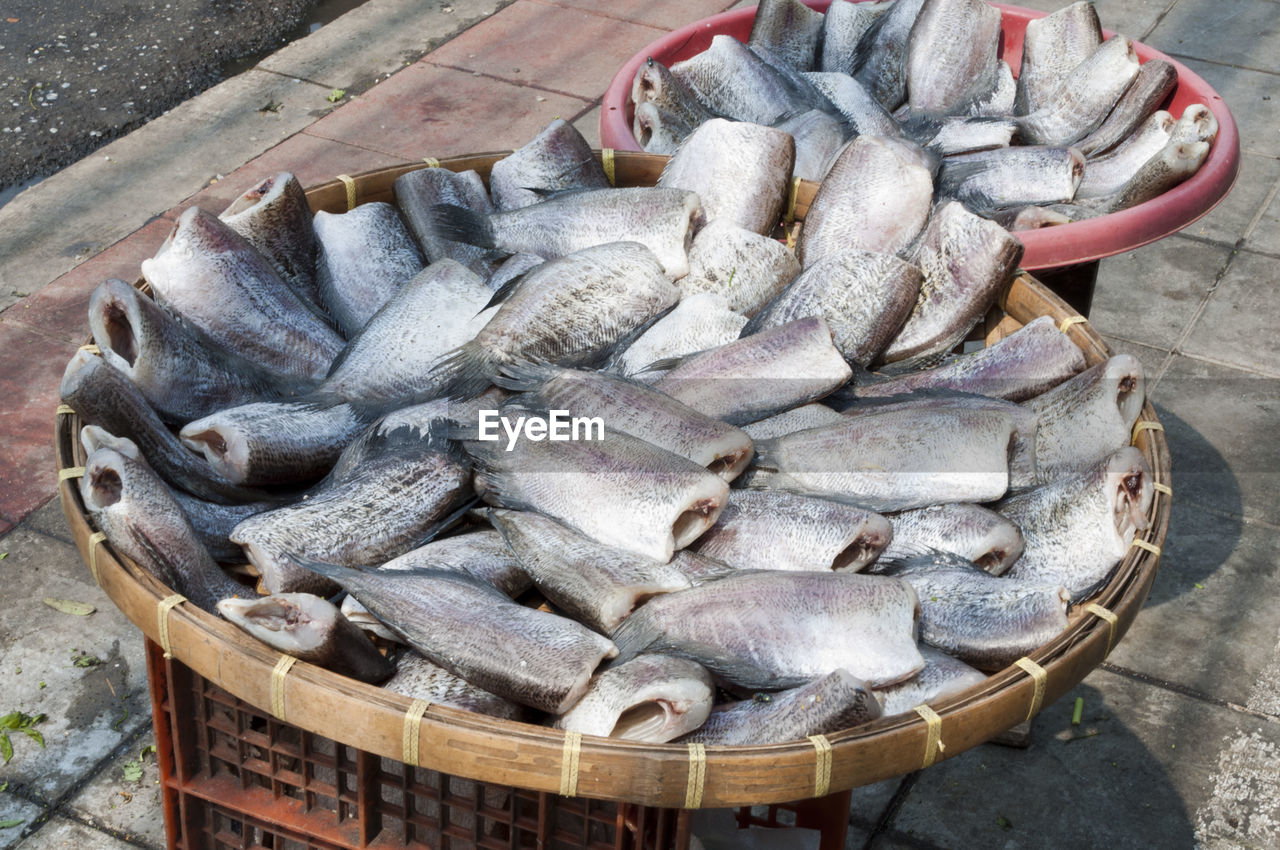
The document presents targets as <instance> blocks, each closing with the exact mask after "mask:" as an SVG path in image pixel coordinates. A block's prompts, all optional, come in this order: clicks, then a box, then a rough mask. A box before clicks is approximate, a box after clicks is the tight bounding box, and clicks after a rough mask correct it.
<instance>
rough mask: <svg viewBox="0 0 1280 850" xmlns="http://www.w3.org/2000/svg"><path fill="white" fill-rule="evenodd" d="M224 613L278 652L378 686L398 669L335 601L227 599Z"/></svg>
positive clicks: (287, 596) (221, 607)
mask: <svg viewBox="0 0 1280 850" xmlns="http://www.w3.org/2000/svg"><path fill="white" fill-rule="evenodd" d="M218 613H220V614H221V615H222V616H223V617H225V618H226V619H227V620H229V621H230V622H232V623H234V624H235V625H237V626H239V627H240V628H241V629H242V630H243V631H244V632H246V633H247V634H249V635H251V636H252V637H255V638H257V639H258V640H260V641H262V642H263V643H265V644H266V645H267V646H269V647H271V648H272V649H274V650H277V651H278V652H283V653H284V654H285V655H292V656H293V657H294V658H297V659H298V660H299V661H306V662H307V663H309V664H315V665H317V666H320V667H323V668H325V669H326V670H332V671H333V672H334V673H337V674H338V675H339V676H349V677H350V678H352V679H358V680H360V681H361V682H368V683H369V684H372V685H376V684H378V683H379V682H382V681H384V680H386V679H387V678H388V677H390V676H391V674H392V673H393V672H395V667H394V665H392V663H391V662H390V661H389V660H387V659H386V658H384V657H383V656H382V653H380V652H378V648H377V647H376V646H374V645H373V641H371V640H369V638H368V636H366V635H365V633H364V632H362V631H360V629H359V628H357V627H356V626H354V625H352V624H351V622H350V621H349V620H347V618H346V617H344V616H342V612H340V611H339V610H338V609H337V608H336V607H334V605H333V603H331V602H329V601H328V600H326V599H321V598H320V597H319V596H314V595H312V594H310V593H278V594H275V595H273V596H267V597H262V598H259V599H235V598H232V599H223V600H221V601H220V602H219V603H218Z"/></svg>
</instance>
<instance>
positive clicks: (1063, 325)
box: [1058, 316, 1089, 333]
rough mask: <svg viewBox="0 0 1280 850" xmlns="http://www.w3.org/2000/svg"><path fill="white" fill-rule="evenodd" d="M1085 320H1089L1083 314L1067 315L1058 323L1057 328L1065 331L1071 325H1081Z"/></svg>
mask: <svg viewBox="0 0 1280 850" xmlns="http://www.w3.org/2000/svg"><path fill="white" fill-rule="evenodd" d="M1087 321H1089V320H1088V319H1086V318H1085V317H1084V316H1067V317H1066V318H1065V319H1063V320H1062V321H1061V322H1059V323H1058V330H1060V331H1062V332H1063V333H1066V332H1067V330H1068V329H1069V328H1070V327H1071V326H1072V325H1082V324H1084V323H1085V322H1087Z"/></svg>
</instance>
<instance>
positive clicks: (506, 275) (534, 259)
mask: <svg viewBox="0 0 1280 850" xmlns="http://www.w3.org/2000/svg"><path fill="white" fill-rule="evenodd" d="M545 262H546V258H544V257H539V256H538V255H537V254H512V255H511V256H510V257H507V258H506V259H505V260H503V261H502V265H500V266H498V268H496V269H494V271H493V273H492V274H490V275H489V276H488V277H487V278H485V279H484V285H485V286H487V287H488V288H489V290H490V291H491V292H497V291H498V290H500V289H502V288H503V287H504V286H506V285H507V284H508V283H510V282H511V281H513V280H515V279H516V278H518V277H520V276H521V275H522V274H524V273H525V272H527V271H532V270H533V268H534V267H536V266H540V265H542V264H543V263H545Z"/></svg>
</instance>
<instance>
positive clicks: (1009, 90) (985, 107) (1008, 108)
mask: <svg viewBox="0 0 1280 850" xmlns="http://www.w3.org/2000/svg"><path fill="white" fill-rule="evenodd" d="M1017 89H1018V84H1017V82H1015V81H1014V79H1013V69H1012V68H1010V67H1009V63H1007V62H1005V61H1004V60H1003V59H1001V60H999V61H997V62H996V71H995V82H994V84H993V85H992V86H991V90H990V91H989V92H987V93H986V94H982V95H977V96H975V99H974V102H973V105H972V106H970V107H969V115H971V116H973V117H975V118H1005V117H1008V116H1010V115H1012V114H1013V110H1014V100H1015V99H1016V98H1017Z"/></svg>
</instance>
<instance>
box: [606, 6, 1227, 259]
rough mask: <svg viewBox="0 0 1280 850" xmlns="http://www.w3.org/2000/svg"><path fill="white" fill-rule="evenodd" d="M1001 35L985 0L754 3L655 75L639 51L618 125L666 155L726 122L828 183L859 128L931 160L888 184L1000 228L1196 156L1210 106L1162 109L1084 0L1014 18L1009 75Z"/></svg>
mask: <svg viewBox="0 0 1280 850" xmlns="http://www.w3.org/2000/svg"><path fill="white" fill-rule="evenodd" d="M1000 34H1001V15H1000V12H999V10H998V9H997V8H996V7H994V6H992V5H990V4H988V3H986V2H984V0H882V2H865V3H853V2H847V0H834V2H832V3H831V6H830V7H829V8H828V9H827V11H826V14H823V13H821V12H818V11H816V10H813V9H810V8H809V7H807V6H805V5H804V4H803V3H801V2H800V0H761V3H760V5H759V7H758V9H757V11H756V17H755V21H754V23H753V25H752V28H751V34H750V36H749V37H748V39H747V43H746V44H743V43H741V42H739V41H737V40H735V39H734V38H733V37H732V36H729V35H717V36H715V37H714V38H713V39H712V41H711V44H710V46H709V47H707V49H706V50H704V51H703V52H701V53H699V54H697V55H694V56H691V57H689V58H688V59H683V60H681V61H679V62H675V63H674V64H672V65H671V67H670V68H668V67H665V66H664V65H662V63H660V62H657V61H655V60H654V59H653V58H652V57H650V58H649V59H648V61H647V62H646V63H645V64H644V65H643V66H641V68H640V70H639V71H638V72H637V73H636V76H635V78H634V80H633V81H632V87H631V100H632V105H633V107H634V116H635V117H634V120H633V124H632V132H633V133H634V135H635V138H636V140H637V141H638V142H639V143H640V145H641V147H642V148H643V149H644V150H646V151H648V152H650V153H664V154H675V155H676V157H677V159H678V158H679V157H680V156H682V155H685V152H686V151H687V150H689V149H691V148H695V147H698V146H705V145H706V144H707V142H705V141H704V140H703V139H702V138H701V137H700V133H699V132H698V128H699V127H703V126H705V125H706V124H707V122H710V121H715V120H717V119H726V120H728V121H731V122H740V123H738V124H736V125H735V129H734V130H733V131H732V132H733V133H736V134H738V135H740V136H743V137H745V136H747V135H759V134H763V133H765V132H769V131H770V130H771V131H772V132H784V133H787V134H789V135H790V136H791V137H792V138H793V139H794V141H795V167H794V173H795V176H797V177H802V178H804V179H806V180H813V181H822V180H824V179H830V178H831V177H832V176H833V175H835V174H836V173H837V172H838V169H839V168H841V164H842V163H843V161H844V160H845V158H846V157H847V152H848V149H849V147H850V146H851V145H852V144H853V143H854V142H855V141H856V140H858V139H859V138H865V137H882V138H903V139H909V140H911V141H913V142H915V143H917V144H919V145H920V146H922V147H923V148H924V149H925V150H926V151H928V152H929V153H930V154H931V155H932V156H933V157H934V159H933V160H932V161H931V163H928V162H927V163H925V166H926V167H927V168H932V169H933V170H935V171H937V180H936V186H935V185H931V184H929V183H928V181H926V180H924V179H923V178H922V177H920V176H917V177H915V178H912V179H907V180H905V181H903V182H899V183H897V184H894V185H898V186H901V187H902V189H903V191H904V192H908V193H909V192H916V191H920V190H921V189H923V190H924V191H934V190H936V192H935V195H936V198H937V200H938V201H942V200H956V201H960V202H961V203H963V204H964V205H965V206H967V207H968V208H969V209H970V210H972V211H974V212H976V213H978V214H979V215H982V216H984V217H986V218H992V219H995V220H996V221H998V222H1000V223H1001V224H1003V225H1005V226H1006V227H1008V228H1009V229H1010V230H1028V229H1033V228H1037V227H1045V226H1049V225H1054V224H1063V223H1066V222H1071V221H1078V220H1081V219H1085V218H1090V217H1093V216H1097V215H1103V214H1106V213H1109V212H1115V211H1117V210H1122V209H1126V208H1128V207H1131V206H1134V205H1136V204H1140V203H1142V202H1144V201H1148V200H1150V199H1151V198H1154V197H1156V196H1157V195H1159V194H1161V193H1163V192H1165V191H1168V190H1169V189H1171V188H1173V187H1174V186H1176V185H1177V184H1179V183H1181V182H1182V181H1184V180H1186V179H1187V178H1188V177H1190V176H1191V175H1193V174H1195V172H1196V171H1197V170H1198V169H1199V168H1200V166H1201V165H1202V164H1203V163H1204V161H1205V159H1206V158H1207V157H1208V153H1209V148H1210V146H1211V145H1212V144H1213V141H1214V138H1215V137H1216V135H1217V132H1218V125H1217V120H1216V119H1215V118H1214V117H1213V114H1212V113H1211V112H1210V111H1209V110H1208V108H1206V107H1204V106H1202V105H1199V104H1195V105H1192V106H1189V107H1187V109H1186V110H1185V111H1184V112H1183V114H1182V115H1181V116H1176V115H1171V114H1169V113H1168V112H1165V111H1164V110H1163V109H1161V107H1162V106H1163V105H1165V104H1166V103H1167V102H1168V100H1169V97H1170V95H1171V93H1172V92H1173V90H1174V88H1175V87H1176V86H1177V81H1178V79H1177V78H1178V74H1177V71H1176V70H1175V68H1174V67H1173V65H1171V64H1170V63H1168V62H1166V61H1164V60H1162V59H1152V60H1149V61H1147V62H1143V63H1140V62H1139V60H1138V56H1137V54H1136V52H1135V51H1134V45H1133V42H1132V41H1131V40H1130V39H1128V38H1126V37H1124V36H1123V35H1116V36H1113V37H1112V38H1110V39H1107V40H1105V41H1104V40H1103V37H1102V27H1101V25H1100V23H1099V21H1098V15H1097V12H1096V11H1095V10H1094V6H1093V3H1091V2H1087V0H1080V2H1077V3H1074V4H1072V5H1070V6H1067V7H1065V8H1063V9H1060V10H1058V11H1057V12H1054V13H1053V14H1051V15H1049V16H1048V17H1045V18H1039V19H1035V20H1032V21H1030V22H1029V23H1028V24H1027V28H1026V36H1025V40H1024V42H1023V47H1022V63H1021V67H1020V68H1019V69H1018V73H1017V75H1016V76H1015V74H1014V69H1012V68H1010V67H1009V65H1007V64H1006V63H1005V62H1004V61H1003V60H1001V58H1000V42H1001V39H1000ZM728 132H730V131H726V133H728ZM878 173H879V175H880V177H881V178H882V179H884V180H885V181H886V182H888V181H890V180H892V179H895V178H901V177H905V175H899V174H897V173H896V172H895V171H893V170H892V169H890V168H883V169H881V170H879V172H878ZM705 200H706V199H704V202H705ZM916 210H917V212H918V211H920V210H923V211H927V206H925V207H916ZM900 220H901V221H904V222H910V221H912V218H911V216H907V217H906V218H904V219H900ZM910 227H911V228H914V229H915V230H918V229H919V228H918V227H917V226H915V225H914V224H912V225H910ZM803 256H804V254H803V252H802V253H801V257H802V258H803ZM806 265H808V263H807V262H806Z"/></svg>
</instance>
